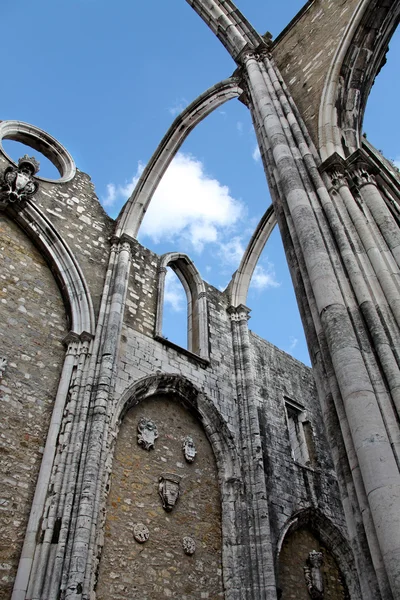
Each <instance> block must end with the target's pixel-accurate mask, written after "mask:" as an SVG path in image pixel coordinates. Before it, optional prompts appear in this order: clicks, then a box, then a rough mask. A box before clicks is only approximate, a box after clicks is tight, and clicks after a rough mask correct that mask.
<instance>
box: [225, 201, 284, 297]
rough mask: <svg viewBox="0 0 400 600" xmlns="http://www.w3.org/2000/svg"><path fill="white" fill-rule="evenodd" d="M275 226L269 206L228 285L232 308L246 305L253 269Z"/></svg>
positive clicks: (274, 217) (271, 209) (272, 210)
mask: <svg viewBox="0 0 400 600" xmlns="http://www.w3.org/2000/svg"><path fill="white" fill-rule="evenodd" d="M275 225H276V215H275V211H274V207H273V205H272V204H271V206H269V207H268V209H267V210H266V211H265V213H264V215H263V217H262V219H261V221H260V222H259V223H258V225H257V228H256V230H255V231H254V233H253V235H252V236H251V239H250V242H249V243H248V246H247V248H246V251H245V253H244V255H243V257H242V260H241V261H240V265H239V268H238V270H237V271H236V273H235V274H234V276H233V278H232V281H231V283H230V295H231V304H232V306H239V305H240V304H244V305H246V304H247V294H248V292H249V286H250V283H251V278H252V276H253V273H254V269H255V268H256V266H257V262H258V260H259V258H260V256H261V253H262V251H263V250H264V247H265V244H266V243H267V241H268V239H269V236H270V235H271V233H272V231H273V229H274V227H275Z"/></svg>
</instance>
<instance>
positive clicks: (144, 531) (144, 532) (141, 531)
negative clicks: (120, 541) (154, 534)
mask: <svg viewBox="0 0 400 600" xmlns="http://www.w3.org/2000/svg"><path fill="white" fill-rule="evenodd" d="M149 536H150V532H149V529H148V527H146V525H144V523H136V524H135V525H134V526H133V537H134V538H135V540H136V541H137V542H138V543H139V544H144V542H147V540H148V539H149Z"/></svg>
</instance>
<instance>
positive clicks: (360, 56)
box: [319, 0, 400, 161]
mask: <svg viewBox="0 0 400 600" xmlns="http://www.w3.org/2000/svg"><path fill="white" fill-rule="evenodd" d="M399 19H400V0H395V1H394V2H392V3H388V2H385V1H384V0H363V1H362V2H360V4H359V5H358V7H357V8H356V10H355V12H354V14H353V16H352V18H351V20H350V22H349V25H348V27H347V29H346V30H345V33H344V35H343V37H342V40H341V43H340V44H339V47H338V49H337V51H336V53H335V54H334V56H333V59H332V63H331V67H330V69H329V72H328V76H327V78H326V82H325V86H324V90H323V94H322V100H321V105H320V111H319V149H320V152H321V158H322V160H323V161H324V160H326V159H327V158H328V157H329V156H331V155H332V154H333V153H334V152H337V153H338V154H339V155H341V156H342V157H343V158H345V157H346V156H348V155H349V154H352V153H353V152H354V151H355V150H357V149H358V148H360V147H361V127H362V121H363V117H364V111H365V107H366V104H367V100H368V96H369V92H370V90H371V87H372V85H373V83H374V80H375V77H376V76H377V74H378V73H379V70H380V69H381V67H382V66H383V64H384V63H385V54H386V52H387V48H388V43H389V41H390V38H391V37H392V35H393V33H394V31H395V29H396V27H397V25H398V23H399Z"/></svg>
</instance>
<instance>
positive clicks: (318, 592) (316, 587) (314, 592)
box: [304, 550, 324, 600]
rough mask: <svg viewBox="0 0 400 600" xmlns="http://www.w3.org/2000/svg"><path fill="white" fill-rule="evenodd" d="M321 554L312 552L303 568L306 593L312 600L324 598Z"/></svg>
mask: <svg viewBox="0 0 400 600" xmlns="http://www.w3.org/2000/svg"><path fill="white" fill-rule="evenodd" d="M322 563H323V555H322V552H317V551H316V550H312V551H311V552H310V553H309V555H308V558H307V562H306V566H305V567H304V578H305V580H306V585H307V589H308V593H309V594H310V597H311V598H313V600H323V598H324V580H323V575H322V570H321V567H322Z"/></svg>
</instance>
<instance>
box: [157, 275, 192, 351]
mask: <svg viewBox="0 0 400 600" xmlns="http://www.w3.org/2000/svg"><path fill="white" fill-rule="evenodd" d="M187 304H188V303H187V296H186V293H185V289H184V287H183V285H182V283H181V281H180V280H179V278H178V276H177V275H176V274H175V273H174V271H173V270H172V269H171V267H167V272H166V274H165V284H164V305H163V308H162V317H163V318H162V336H163V337H164V338H165V339H167V340H170V341H171V342H173V343H174V344H177V345H178V346H181V347H182V348H186V349H188V314H187V313H188V310H187V308H188V307H187Z"/></svg>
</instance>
